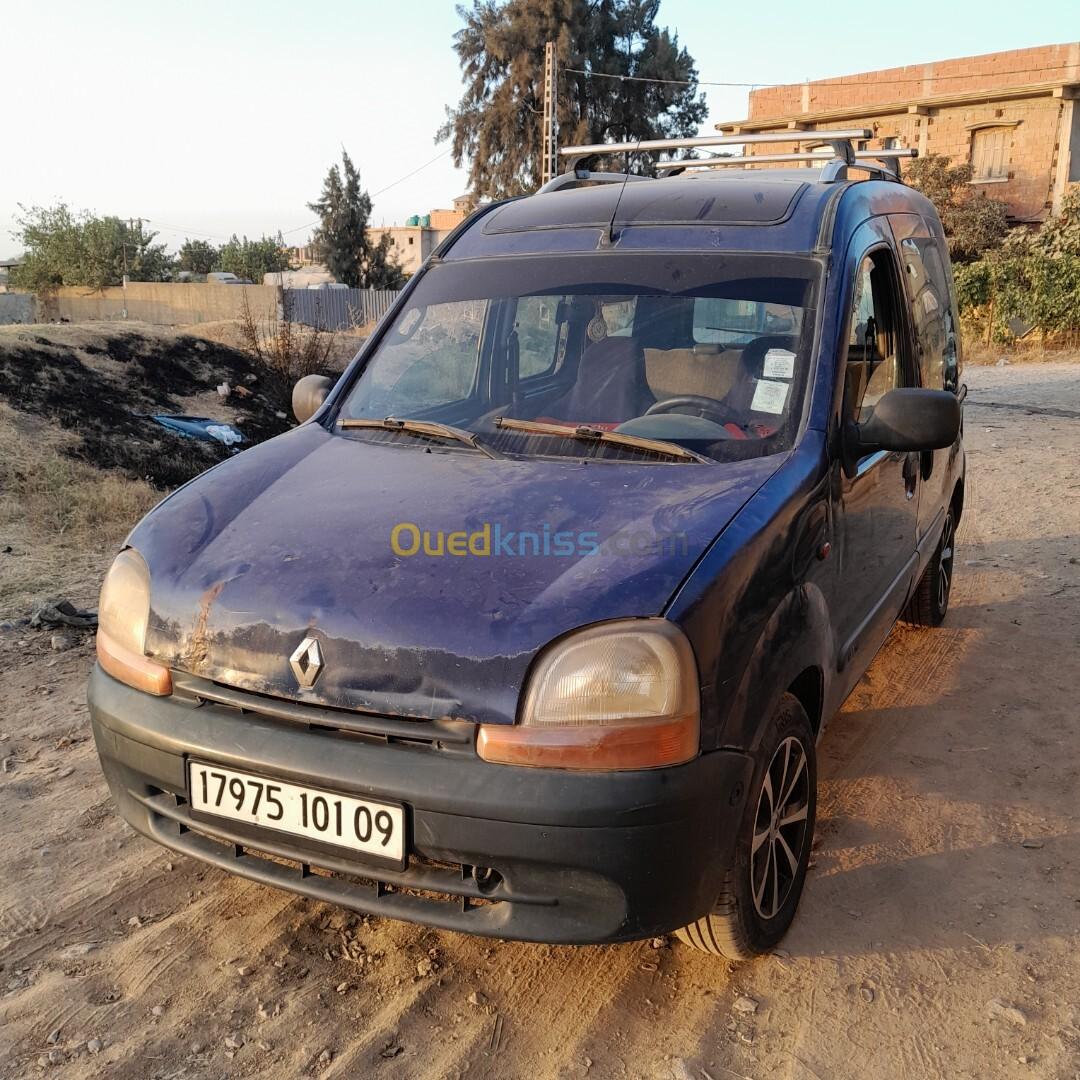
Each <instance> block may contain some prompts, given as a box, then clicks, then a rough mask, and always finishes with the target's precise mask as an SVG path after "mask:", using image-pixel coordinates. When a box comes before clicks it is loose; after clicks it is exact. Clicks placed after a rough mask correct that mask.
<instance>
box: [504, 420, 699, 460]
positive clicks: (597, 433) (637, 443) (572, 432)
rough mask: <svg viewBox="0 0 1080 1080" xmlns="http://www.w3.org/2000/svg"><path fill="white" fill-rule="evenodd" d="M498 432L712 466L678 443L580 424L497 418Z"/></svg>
mask: <svg viewBox="0 0 1080 1080" xmlns="http://www.w3.org/2000/svg"><path fill="white" fill-rule="evenodd" d="M495 426H496V427H497V428H506V429H507V430H509V431H526V432H531V433H532V434H534V435H561V436H562V437H563V438H564V439H585V440H587V441H588V442H600V443H609V444H611V445H612V446H625V447H629V448H632V449H634V450H641V451H642V452H643V453H650V454H662V455H664V457H673V458H679V459H680V460H682V461H697V462H704V463H709V464H711V462H712V459H711V458H707V457H704V456H703V455H702V454H697V453H695V452H694V451H693V450H687V449H686V447H685V446H680V445H679V444H678V443H673V442H668V441H667V440H666V439H643V438H642V437H641V436H640V435H627V434H625V433H623V432H621V431H602V430H601V429H600V428H594V427H589V426H588V424H581V425H580V426H578V427H563V426H562V425H561V424H545V423H543V422H541V421H539V420H511V419H510V418H509V417H506V416H500V417H497V418H496V420H495Z"/></svg>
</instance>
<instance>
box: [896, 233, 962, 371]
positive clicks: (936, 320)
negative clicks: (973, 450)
mask: <svg viewBox="0 0 1080 1080" xmlns="http://www.w3.org/2000/svg"><path fill="white" fill-rule="evenodd" d="M890 220H891V222H892V226H893V231H894V232H895V234H896V239H897V241H898V243H899V245H900V257H901V259H902V260H903V264H904V290H905V292H906V293H907V298H908V303H909V304H910V306H911V321H912V327H913V329H914V331H915V337H916V346H917V353H916V355H917V356H918V359H919V372H920V375H921V381H922V385H923V386H926V387H928V388H930V389H931V390H955V389H956V386H957V383H958V381H959V357H958V342H957V331H956V308H955V302H954V300H953V293H952V289H951V287H950V285H951V282H950V279H949V273H948V269H947V268H946V265H945V260H944V259H943V257H942V254H941V250H940V248H939V246H938V242H937V241H936V240H935V239H934V237H933V236H932V235H931V234H930V230H929V229H928V228H927V227H926V224H925V223H924V222H923V220H922V219H921V218H918V217H915V216H914V215H909V214H902V215H896V216H894V217H893V218H891V219H890Z"/></svg>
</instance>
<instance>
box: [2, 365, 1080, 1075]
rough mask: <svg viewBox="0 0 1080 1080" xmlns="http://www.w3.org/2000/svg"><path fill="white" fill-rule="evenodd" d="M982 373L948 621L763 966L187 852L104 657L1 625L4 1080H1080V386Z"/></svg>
mask: <svg viewBox="0 0 1080 1080" xmlns="http://www.w3.org/2000/svg"><path fill="white" fill-rule="evenodd" d="M967 381H968V383H969V384H970V386H971V394H970V397H969V399H968V406H967V413H966V424H967V445H968V450H969V455H970V458H969V476H970V478H971V479H970V481H969V487H968V499H967V502H968V506H967V511H966V515H965V518H964V522H963V526H962V529H961V532H960V538H959V543H960V547H959V551H958V556H957V571H958V572H957V580H956V586H955V590H954V593H953V599H952V609H951V612H950V614H949V618H948V620H947V623H946V625H945V627H944V628H942V629H941V630H938V631H923V630H913V629H907V628H900V629H898V630H897V631H896V632H894V634H893V635H892V637H891V638H890V639H889V641H888V642H887V644H886V645H885V647H884V648H883V649H882V652H881V654H880V655H879V657H878V658H877V660H876V661H875V663H874V665H873V667H872V668H871V670H870V672H869V673H868V674H867V676H866V678H865V679H864V680H863V682H862V683H861V684H860V685H859V687H858V688H857V689H856V691H855V693H854V694H853V695H852V697H851V699H850V700H849V701H848V703H847V704H846V706H845V707H844V709H843V710H842V711H841V713H840V714H839V715H838V716H836V717H835V718H833V720H832V721H831V723H830V724H829V726H828V729H827V731H826V733H825V736H824V739H823V742H822V746H821V755H822V761H821V805H820V811H819V813H820V823H819V833H818V844H817V849H816V853H815V856H814V862H813V864H812V869H811V871H810V875H809V879H808V883H807V888H806V892H805V894H804V898H803V904H802V908H801V911H800V914H799V916H798V918H797V920H796V923H795V926H794V928H793V930H792V932H791V934H790V935H789V937H788V938H787V940H786V941H785V942H784V945H783V949H782V950H781V951H779V952H777V953H776V954H775V955H774V956H772V957H768V958H763V959H760V960H758V961H755V962H753V963H749V964H745V965H741V966H730V965H726V964H724V963H721V962H718V961H716V960H714V959H712V958H710V957H707V956H703V955H699V954H697V953H695V952H693V951H691V950H690V949H688V948H685V947H683V946H680V945H676V944H674V943H672V942H669V941H667V940H664V941H660V940H656V941H653V942H649V941H644V942H639V943H635V944H630V945H623V946H619V947H611V948H581V949H573V948H555V947H547V946H542V945H525V944H515V943H506V942H498V941H487V940H481V939H473V938H468V937H464V936H461V935H457V934H453V933H445V932H440V931H430V930H425V929H423V928H420V927H415V926H410V925H407V924H403V923H394V922H388V921H381V920H377V919H361V918H358V917H354V916H352V915H349V914H346V913H343V912H340V911H337V910H335V909H333V908H329V907H326V906H323V905H321V904H316V903H311V902H308V901H304V900H301V899H298V898H296V897H293V896H291V895H289V894H285V893H279V892H275V891H272V890H270V889H267V888H264V887H262V886H259V885H255V884H250V883H247V882H243V881H240V880H237V879H233V878H230V877H227V876H225V875H224V874H222V873H219V872H217V871H214V870H208V869H205V868H203V867H202V866H200V865H198V864H196V863H194V862H191V861H188V860H186V859H184V858H180V857H177V856H176V855H172V854H170V853H168V852H166V851H164V850H162V849H158V848H156V847H155V846H154V845H152V844H151V843H150V842H149V841H146V840H143V839H141V838H139V837H137V836H136V835H134V834H133V833H132V832H131V831H130V830H129V829H128V828H127V827H126V826H125V825H123V824H122V823H121V822H120V821H119V820H118V819H117V818H116V816H115V815H114V813H113V811H112V808H111V805H110V803H109V799H108V796H107V792H106V788H105V783H104V781H103V779H102V777H101V775H100V772H99V770H98V766H97V761H96V757H95V754H94V750H93V744H92V740H91V739H90V735H89V731H88V725H87V711H86V706H85V703H84V700H83V697H84V686H85V680H86V674H87V670H88V667H89V665H90V663H91V658H92V649H91V643H90V641H89V640H83V641H82V642H81V643H79V644H78V645H77V646H76V647H74V648H71V649H67V650H66V651H60V652H54V651H53V650H52V648H51V647H50V636H49V634H48V633H36V632H32V631H27V630H25V629H16V630H13V631H8V632H2V631H0V758H2V770H3V771H2V772H0V823H2V826H3V839H4V842H3V843H2V844H0V1076H3V1077H21V1076H39V1075H43V1074H44V1075H51V1074H53V1073H55V1074H56V1075H58V1076H65V1077H73V1078H83V1077H98V1076H109V1077H111V1078H113V1077H115V1078H131V1080H144V1078H148V1077H163V1078H164V1077H221V1076H229V1077H232V1076H238V1077H255V1076H259V1077H287V1076H303V1075H319V1076H322V1077H368V1076H373V1077H386V1078H388V1080H393V1078H403V1077H409V1078H413V1077H433V1078H434V1077H438V1078H442V1077H464V1076H469V1077H498V1078H506V1077H530V1078H546V1077H578V1076H588V1077H595V1078H607V1077H612V1078H621V1077H634V1078H636V1077H650V1078H651V1077H658V1078H662V1080H726V1078H731V1077H742V1078H753V1080H758V1078H772V1077H776V1078H785V1080H832V1078H848V1077H850V1078H860V1080H866V1078H870V1080H885V1078H893V1077H970V1078H973V1080H974V1078H978V1080H982V1078H986V1077H995V1078H996V1077H1048V1078H1054V1080H1059V1078H1060V1080H1065V1078H1069V1080H1071V1078H1074V1077H1077V1076H1080V965H1078V963H1077V959H1076V957H1077V947H1078V945H1080V818H1078V812H1080V800H1078V793H1080V738H1078V737H1077V719H1076V704H1075V703H1076V691H1077V687H1078V686H1080V652H1078V648H1077V646H1078V644H1080V565H1078V563H1080V542H1078V538H1080V453H1078V451H1080V366H1070V365H1063V364H1053V363H1051V364H1045V365H1043V364H1040V365H1038V366H1018V365H1016V366H1009V367H1002V368H996V367H981V368H974V367H973V368H970V369H969V370H968V372H967ZM2 546H3V543H2V537H0V547H2ZM110 555H111V551H104V550H103V551H101V552H100V566H101V568H104V566H105V564H106V562H107V560H108V557H109V556H110ZM3 558H4V556H3V555H0V560H3ZM3 572H4V571H3V563H2V561H0V574H2V573H3Z"/></svg>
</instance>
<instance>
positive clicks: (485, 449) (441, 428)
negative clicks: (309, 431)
mask: <svg viewBox="0 0 1080 1080" xmlns="http://www.w3.org/2000/svg"><path fill="white" fill-rule="evenodd" d="M338 427H340V428H344V429H348V428H378V429H381V430H383V431H404V432H407V433H408V434H409V435H434V436H437V437H440V438H443V439H453V440H454V441H455V442H459V443H464V444H465V445H466V446H471V447H472V449H473V450H479V451H480V453H481V454H486V455H487V456H488V457H489V458H501V457H502V456H503V455H502V454H500V453H498V452H497V451H495V450H492V449H491V447H490V446H485V445H484V444H483V443H482V442H480V440H479V439H477V437H476V436H475V435H474V434H473V433H472V432H471V431H465V430H464V429H463V428H458V427H453V426H452V425H450V424H440V423H439V422H438V421H437V420H400V419H398V417H396V416H387V417H386V418H385V419H383V420H368V419H357V420H351V419H343V420H339V421H338Z"/></svg>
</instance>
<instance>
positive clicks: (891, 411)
mask: <svg viewBox="0 0 1080 1080" xmlns="http://www.w3.org/2000/svg"><path fill="white" fill-rule="evenodd" d="M960 419H961V414H960V402H959V401H958V400H957V398H956V395H955V394H950V393H949V392H948V391H947V390H923V389H919V388H916V387H910V388H908V387H901V388H898V389H896V390H889V391H888V392H887V393H885V394H882V395H881V397H880V398H879V399H878V402H877V404H876V405H875V406H874V412H873V414H872V415H871V417H870V419H869V420H867V421H866V422H865V423H863V424H851V425H850V426H849V429H848V431H847V432H846V433H845V439H844V442H845V451H846V456H847V457H848V458H850V459H858V458H860V457H863V456H865V455H866V454H873V453H876V452H877V451H879V450H887V451H890V452H893V451H898V452H900V453H904V452H913V451H920V450H941V449H943V448H944V447H946V446H952V444H953V443H954V442H956V439H957V436H958V435H959V434H960Z"/></svg>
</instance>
